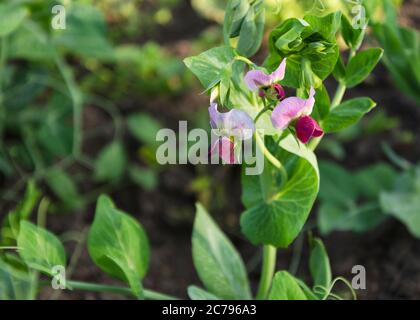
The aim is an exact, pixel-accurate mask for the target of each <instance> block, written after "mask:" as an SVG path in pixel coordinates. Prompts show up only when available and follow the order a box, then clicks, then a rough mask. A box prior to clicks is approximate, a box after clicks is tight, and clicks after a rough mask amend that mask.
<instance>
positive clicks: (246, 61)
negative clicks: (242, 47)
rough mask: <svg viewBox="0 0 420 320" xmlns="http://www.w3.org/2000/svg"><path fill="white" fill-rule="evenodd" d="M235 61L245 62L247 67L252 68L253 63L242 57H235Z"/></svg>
mask: <svg viewBox="0 0 420 320" xmlns="http://www.w3.org/2000/svg"><path fill="white" fill-rule="evenodd" d="M235 60H238V61H242V62H245V63H246V64H247V65H249V66H254V63H253V62H252V61H251V60H249V59H248V58H245V57H242V56H236V57H235Z"/></svg>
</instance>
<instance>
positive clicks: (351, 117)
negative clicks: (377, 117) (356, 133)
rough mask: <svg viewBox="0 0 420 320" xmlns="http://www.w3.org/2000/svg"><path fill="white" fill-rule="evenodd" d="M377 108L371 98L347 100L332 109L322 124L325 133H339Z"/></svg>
mask: <svg viewBox="0 0 420 320" xmlns="http://www.w3.org/2000/svg"><path fill="white" fill-rule="evenodd" d="M375 106H376V103H375V102H374V101H372V100H371V99H369V98H354V99H351V100H347V101H345V102H343V103H341V104H339V105H338V106H337V107H335V108H334V109H332V110H331V111H330V113H329V114H328V116H327V117H326V118H325V119H324V120H323V121H322V122H321V127H322V128H323V129H324V131H325V132H327V133H331V132H337V131H340V130H343V129H344V128H347V127H349V126H351V125H352V124H354V123H356V122H357V121H359V120H360V119H361V118H362V117H363V115H364V114H366V113H368V112H369V111H370V110H372V109H373V108H374V107H375Z"/></svg>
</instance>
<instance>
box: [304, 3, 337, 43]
mask: <svg viewBox="0 0 420 320" xmlns="http://www.w3.org/2000/svg"><path fill="white" fill-rule="evenodd" d="M341 15H342V14H341V11H337V12H333V13H330V14H327V15H325V16H323V17H319V16H315V15H306V16H305V17H304V20H305V21H306V22H308V23H309V24H310V25H311V28H312V30H313V31H314V32H316V33H318V34H320V35H322V37H324V38H325V39H326V40H328V41H330V42H334V41H335V35H336V33H337V31H338V29H339V28H340V24H341Z"/></svg>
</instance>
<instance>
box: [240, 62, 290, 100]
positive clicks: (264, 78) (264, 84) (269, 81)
mask: <svg viewBox="0 0 420 320" xmlns="http://www.w3.org/2000/svg"><path fill="white" fill-rule="evenodd" d="M285 72H286V58H285V59H283V61H282V62H281V63H280V65H279V66H278V68H277V69H276V70H275V71H274V72H273V73H271V74H266V73H265V72H264V71H262V70H250V71H248V72H247V74H246V75H245V78H244V80H245V83H246V85H247V86H248V88H249V89H250V90H252V91H258V94H259V96H260V97H264V96H265V90H266V89H267V88H270V87H273V89H274V90H275V91H276V92H277V97H278V98H279V99H280V98H281V99H282V98H284V96H285V94H284V89H283V88H282V86H281V85H279V84H277V83H276V82H278V81H281V80H283V79H284V74H285Z"/></svg>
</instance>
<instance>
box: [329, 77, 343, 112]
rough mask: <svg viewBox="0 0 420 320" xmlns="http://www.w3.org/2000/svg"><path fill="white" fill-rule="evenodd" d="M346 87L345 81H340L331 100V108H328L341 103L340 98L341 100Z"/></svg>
mask: <svg viewBox="0 0 420 320" xmlns="http://www.w3.org/2000/svg"><path fill="white" fill-rule="evenodd" d="M346 89H347V87H346V85H345V83H344V82H340V83H339V85H338V87H337V90H336V92H335V95H334V98H333V100H332V102H331V108H330V109H331V110H332V109H334V108H335V107H337V106H338V105H339V104H340V103H341V100H343V97H344V93H346Z"/></svg>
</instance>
